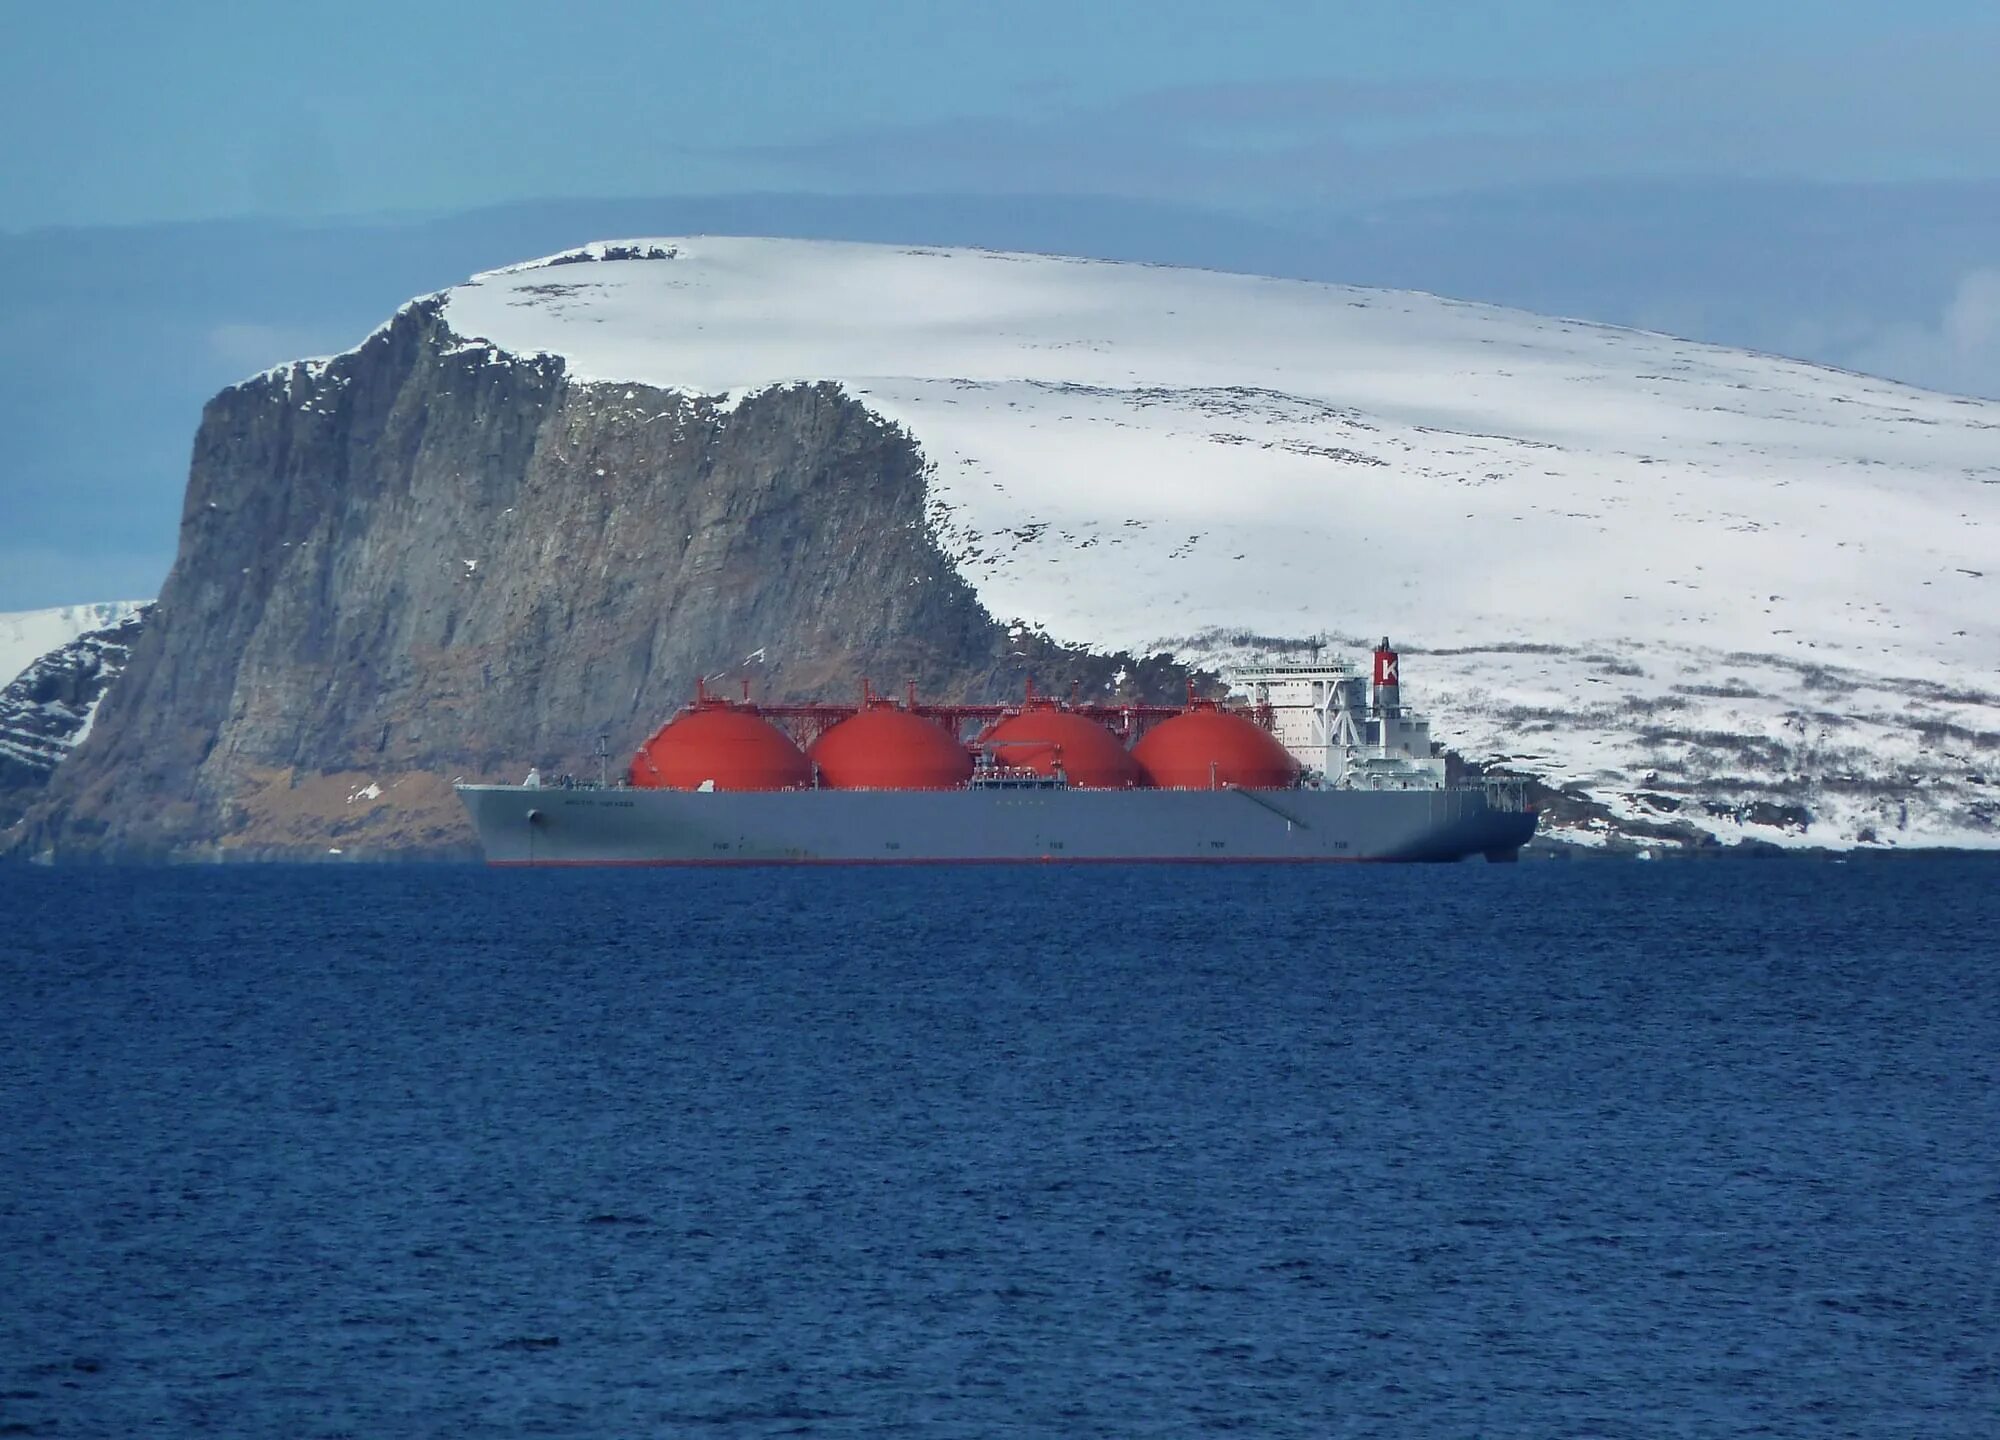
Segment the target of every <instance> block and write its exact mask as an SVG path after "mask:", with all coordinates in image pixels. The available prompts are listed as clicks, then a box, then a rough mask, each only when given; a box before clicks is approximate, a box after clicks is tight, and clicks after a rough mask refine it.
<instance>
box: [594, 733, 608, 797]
mask: <svg viewBox="0 0 2000 1440" xmlns="http://www.w3.org/2000/svg"><path fill="white" fill-rule="evenodd" d="M597 788H598V789H600V790H609V789H610V788H611V737H610V736H609V735H605V734H600V735H599V736H598V737H597Z"/></svg>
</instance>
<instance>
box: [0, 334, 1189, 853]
mask: <svg viewBox="0 0 2000 1440" xmlns="http://www.w3.org/2000/svg"><path fill="white" fill-rule="evenodd" d="M923 465H924V462H923V458H922V456H921V453H920V452H919V451H918V449H917V447H916V445H915V444H914V443H913V441H912V440H911V438H910V437H909V436H908V435H907V434H905V433H904V432H902V431H901V430H900V429H898V428H896V427H895V426H893V425H891V424H888V423H886V422H884V421H883V420H881V419H880V418H879V417H877V416H875V415H874V414H872V413H871V412H870V411H868V410H867V409H866V408H865V407H863V406H862V405H860V404H859V403H857V402H856V401H854V400H853V399H851V398H849V397H848V396H847V395H845V394H844V393H843V392H842V391H841V390H840V389H839V388H838V387H836V386H833V385H800V386H795V387H792V388H789V389H779V390H770V391H766V392H763V393H761V394H757V395H753V396H751V397H749V398H747V399H745V400H743V401H742V402H741V403H740V404H738V405H736V406H735V407H733V408H724V407H723V406H722V405H719V404H718V403H716V402H714V401H711V400H707V399H702V398H697V397H689V396H685V395H680V394H675V393H670V392H664V391H660V390H655V389H651V388H648V387H645V386H640V385H624V384H616V385H604V384H593V385H584V384H579V383H575V382H573V381H571V380H570V379H569V378H568V377H567V376H566V375H565V372H564V367H563V365H562V362H561V361H560V360H558V359H556V358H553V357H547V356H543V357H535V358H521V357H515V356H510V355H506V354H503V353H500V352H496V351H495V350H493V349H492V348H490V347H488V346H486V345H484V344H483V343H480V342H468V341H465V340H463V339H461V338H460V337H459V336H457V335H455V334H453V333H452V331H451V330H450V329H449V327H448V326H447V325H446V324H445V322H444V320H443V318H442V316H441V313H440V310H439V307H438V306H437V304H436V303H435V302H418V303H416V304H413V305H411V306H408V307H406V308H405V309H404V310H402V311H401V312H399V313H398V314H397V315H396V317H395V318H394V319H393V320H392V321H391V322H390V323H389V324H388V325H387V326H385V327H384V328H383V329H381V330H380V331H378V332H377V333H376V334H375V335H373V336H371V337H370V338H369V339H368V340H367V341H366V342H365V343H364V344H363V345H362V346H360V347H359V348H358V349H357V350H356V351H354V352H351V353H349V354H347V355H343V356H340V357H338V358H336V359H334V360H332V361H326V362H310V363H302V364H297V365H293V366H290V367H288V368H286V369H282V370H277V371H272V372H269V373H267V374H265V375H263V376H260V377H258V378H257V379H254V380H251V381H248V382H246V383H244V384H241V385H238V386H235V387H233V388H231V389H229V390H226V391H224V392H223V393H222V394H220V395H218V396H217V397H216V398H215V399H214V400H212V401H211V402H210V403H209V405H208V406H207V408H206V411H205V412H204V415H203V418H202V424H201V429H200V432H199V434H198V436H197V438H196V441H195V448H194V460H193V468H192V472H191V476H190V480H189V484H188V491H187V499H186V503H185V506H184V512H183V516H182V520H181V539H180V549H179V554H178V558H177V559H176V562H175V565H174V569H173V573H172V574H171V576H170V577H169V579H168V581H167V584H166V586H165V588H164V590H163V591H162V593H161V596H160V601H159V604H158V607H157V611H156V613H155V615H154V618H153V620H152V623H151V624H150V625H149V626H148V627H147V629H146V632H145V634H144V636H143V638H142V640H141V641H140V643H139V645H138V647H137V649H136V651H135V653H134V655H133V658H132V661H131V665H130V667H129V669H128V671H127V673H126V675H125V677H124V679H123V680H122V681H121V683H120V684H119V685H117V686H116V687H115V688H114V689H113V691H112V692H111V694H110V696H109V697H108V698H107V699H106V700H105V702H104V704H103V707H102V709H101V711H100V713H99V715H98V718H97V721H96V725H95V727H94V729H93V731H92V733H91V735H90V736H89V738H88V740H87V741H86V743H85V744H84V745H82V746H81V747H79V749H78V750H77V752H76V754H75V755H74V756H73V757H72V758H71V759H70V760H69V761H68V762H67V763H66V764H65V765H64V766H63V767H62V768H61V770H60V771H59V772H57V774H56V776H55V778H54V780H53V782H52V783H51V785H50V786H49V788H48V790H47V792H46V794H45V795H44V796H43V797H42V798H41V799H40V801H38V802H37V803H36V804H35V805H34V806H33V807H32V809H31V810H30V811H29V813H28V815H27V816H26V817H25V818H24V819H23V820H22V821H21V823H20V824H19V825H17V826H16V827H15V828H14V829H13V830H11V831H9V832H7V833H6V835H5V837H4V838H0V846H4V847H5V848H6V849H8V850H10V851H11V852H12V853H14V854H17V855H19V854H29V855H53V856H55V857H58V858H64V859H68V858H82V857H98V858H206V857H217V856H244V857H249V856H305V855H322V854H325V853H326V852H327V851H328V850H330V849H339V850H341V851H342V852H344V853H346V854H348V855H354V854H357V853H358V854H385V853H415V852H429V853H438V854H462V855H468V856H469V855H472V854H474V853H476V850H475V847H474V842H473V838H472V835H471V831H470V829H469V827H468V826H467V825H466V823H465V821H464V819H463V817H462V815H461V814H460V812H459V809H458V806H457V803H456V800H455V798H454V797H453V796H452V795H451V792H450V783H451V781H452V780H453V779H454V778H457V777H461V776H462V777H465V778H467V779H482V780H495V779H518V778H519V777H520V775H521V774H522V773H523V772H524V771H525V770H526V769H527V768H528V766H529V765H530V764H536V765H540V766H541V767H542V768H543V769H544V771H545V772H560V771H565V770H567V771H574V772H577V773H586V772H589V771H591V770H592V769H594V762H593V761H592V760H591V759H590V756H591V754H592V751H593V749H594V746H595V741H596V737H597V736H598V735H600V734H604V735H607V736H608V737H609V741H610V747H611V752H612V754H613V756H614V757H622V756H624V755H628V754H629V753H630V752H631V750H632V748H633V747H634V746H635V745H636V744H637V743H638V742H639V741H640V740H641V739H642V738H643V737H644V736H645V735H646V734H647V733H648V732H649V731H650V730H651V728H652V727H654V726H656V725H657V724H659V723H660V722H661V721H662V720H663V719H664V718H665V717H666V716H667V715H669V714H670V713H671V712H672V711H673V710H674V709H675V708H676V707H677V706H679V705H680V704H681V703H683V702H684V701H685V700H686V699H687V698H688V696H689V695H690V693H691V692H692V690H693V688H694V685H695V682H696V679H697V678H698V677H709V679H710V681H711V683H712V684H716V685H718V686H720V687H726V688H733V687H734V685H735V683H736V681H737V679H738V677H739V676H747V677H750V678H751V679H752V680H753V681H754V684H755V687H756V692H757V693H758V694H759V695H760V696H762V697H767V698H771V699H802V698H809V697H814V696H826V695H845V694H850V693H853V691H854V690H855V688H856V687H857V685H858V683H859V681H860V680H861V678H862V677H863V676H868V677H870V678H872V679H873V680H874V681H875V682H876V683H877V684H878V685H879V686H882V687H884V688H887V687H888V686H891V685H894V684H897V683H899V682H901V681H903V680H905V679H911V680H915V681H916V682H917V684H918V686H919V687H920V688H921V689H922V690H923V691H924V692H925V693H926V694H927V695H931V696H936V697H939V698H945V699H951V698H965V699H973V698H977V699H985V698H997V697H999V696H1002V695H1005V694H1015V693H1019V686H1020V683H1021V679H1022V677H1023V676H1024V674H1025V673H1027V672H1028V671H1029V670H1030V669H1031V668H1032V671H1033V674H1034V678H1035V679H1036V681H1037V682H1038V683H1039V684H1041V685H1043V686H1044V687H1045V688H1057V687H1060V686H1065V685H1067V684H1069V683H1071V682H1072V681H1079V682H1082V683H1084V684H1086V685H1088V686H1089V687H1090V688H1091V689H1092V690H1093V691H1095V692H1097V693H1100V694H1101V693H1102V692H1103V690H1104V687H1105V686H1106V684H1107V683H1108V681H1109V679H1110V677H1112V676H1113V675H1114V674H1115V673H1118V672H1120V671H1121V670H1123V671H1125V672H1127V680H1126V689H1127V693H1133V692H1134V690H1135V689H1136V690H1138V691H1139V692H1140V693H1149V694H1152V695H1165V694H1171V693H1173V692H1174V690H1175V689H1176V688H1177V687H1178V685H1179V684H1180V683H1181V672H1179V671H1178V670H1176V669H1174V668H1173V667H1172V666H1171V665H1170V664H1163V663H1160V662H1154V663H1151V664H1146V665H1141V664H1139V663H1137V662H1134V661H1133V660H1132V659H1131V657H1119V656H1113V657H1095V656H1089V655H1085V654H1082V653H1081V652H1075V651H1068V650H1063V649H1062V648H1060V647H1057V646H1054V645H1052V644H1050V643H1049V642H1048V641H1046V640H1045V639H1042V638H1040V637H1037V636H1035V635H1033V634H1028V635H1027V636H1026V637H1025V638H1024V637H1023V636H1022V635H1021V634H1020V633H1018V632H1017V633H1015V634H1014V635H1013V636H1012V637H1011V638H1010V635H1009V632H1008V631H1007V630H1006V629H1005V628H1004V627H1002V626H999V625H996V624H995V623H994V621H993V619H992V617H990V616H989V615H988V614H987V613H986V612H985V610H984V609H983V607H982V606H981V605H980V603H979V601H978V599H977V597H976V596H975V595H974V593H973V592H972V590H971V589H970V588H969V587H968V586H967V585H966V584H965V582H964V581H963V580H961V579H960V578H959V576H958V574H957V573H956V571H955V570H954V569H953V567H952V566H951V564H950V562H949V561H948V560H947V559H946V557H945V556H944V555H943V554H942V553H941V552H940V551H939V549H938V547H937V545H936V544H935V542H934V540H933V537H932V534H931V531H930V529H929V528H928V526H927V524H926V522H925V518H924V513H925V512H924V500H925V483H924V471H923ZM753 656H756V657H760V658H756V659H752V658H751V657H753Z"/></svg>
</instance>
